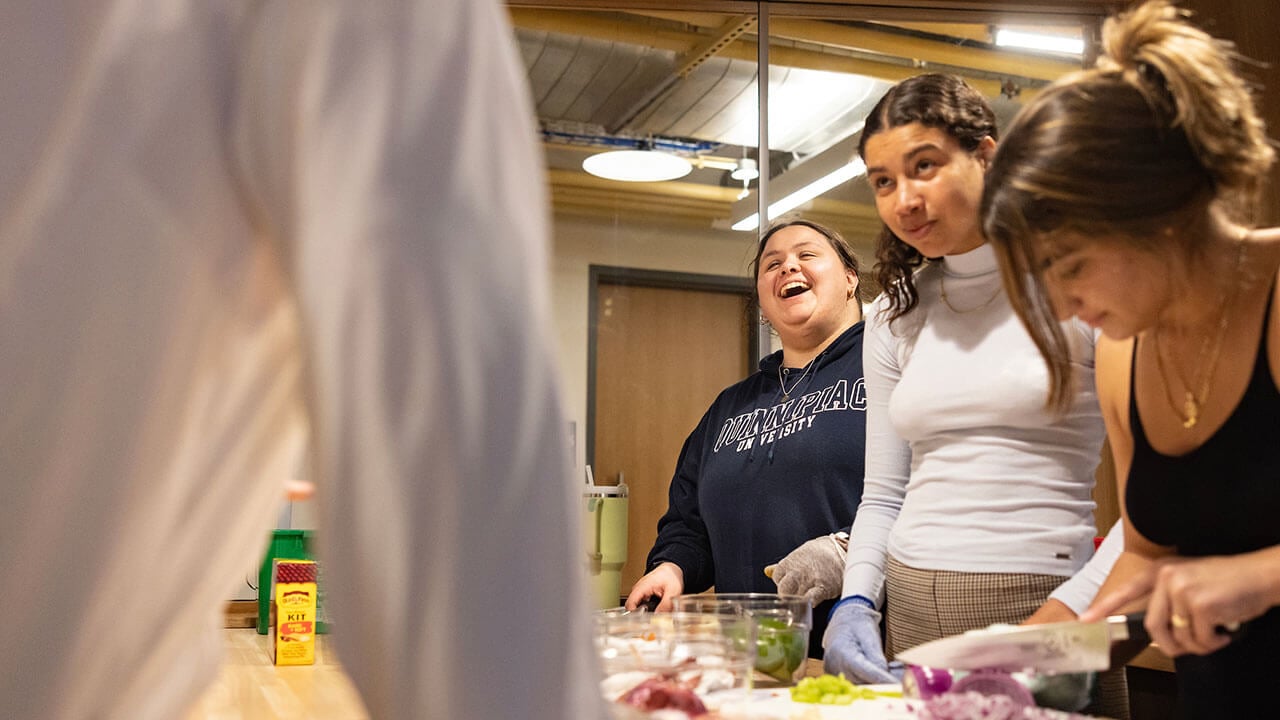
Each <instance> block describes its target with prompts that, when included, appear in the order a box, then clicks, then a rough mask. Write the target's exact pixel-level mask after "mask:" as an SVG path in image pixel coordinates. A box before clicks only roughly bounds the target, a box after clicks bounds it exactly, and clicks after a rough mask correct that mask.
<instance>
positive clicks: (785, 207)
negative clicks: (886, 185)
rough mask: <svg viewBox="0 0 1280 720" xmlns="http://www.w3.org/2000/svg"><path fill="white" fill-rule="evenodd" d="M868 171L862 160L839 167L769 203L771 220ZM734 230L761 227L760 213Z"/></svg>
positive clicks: (744, 219) (748, 218) (749, 216)
mask: <svg viewBox="0 0 1280 720" xmlns="http://www.w3.org/2000/svg"><path fill="white" fill-rule="evenodd" d="M866 171H867V166H866V165H863V164H862V159H861V158H855V159H854V160H853V162H851V163H849V164H847V165H844V166H842V167H839V168H837V169H835V170H833V171H831V172H829V173H827V174H826V175H823V176H822V177H820V178H818V179H817V180H814V181H813V182H811V183H809V184H808V185H805V186H804V187H802V188H799V189H797V190H795V191H793V192H790V193H788V194H787V195H785V196H783V197H782V198H781V199H779V200H778V201H777V202H772V203H769V220H774V219H776V218H778V217H781V216H782V215H785V214H786V213H789V212H791V211H792V210H795V209H796V208H798V207H800V206H801V205H803V204H805V203H807V202H809V201H810V200H812V199H814V198H816V197H818V196H819V195H822V194H823V193H825V192H826V191H828V190H830V189H832V188H834V187H836V186H838V185H840V184H842V183H846V182H848V181H850V180H852V179H854V178H856V177H858V176H859V175H861V174H862V173H864V172H866ZM731 227H732V228H733V229H734V230H755V229H756V228H758V227H760V213H758V212H756V213H752V214H750V215H748V216H747V217H745V218H743V219H741V220H739V221H738V222H736V223H734V224H733V225H732V226H731Z"/></svg>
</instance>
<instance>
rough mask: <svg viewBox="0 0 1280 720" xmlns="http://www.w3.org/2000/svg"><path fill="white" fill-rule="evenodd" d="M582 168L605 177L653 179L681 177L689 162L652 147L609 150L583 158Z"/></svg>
mask: <svg viewBox="0 0 1280 720" xmlns="http://www.w3.org/2000/svg"><path fill="white" fill-rule="evenodd" d="M582 169H583V170H586V171H587V172H589V173H591V174H592V175H595V176H596V177H602V178H606V179H608V180H623V181H626V182H656V181H658V180H675V179H676V178H680V177H684V176H685V175H688V174H689V171H691V170H693V165H692V164H691V163H690V162H689V161H688V160H686V159H684V158H682V157H680V156H678V155H672V154H671V153H665V152H658V151H656V150H611V151H609V152H602V153H596V154H595V155H592V156H591V157H589V158H587V159H586V160H583V161H582Z"/></svg>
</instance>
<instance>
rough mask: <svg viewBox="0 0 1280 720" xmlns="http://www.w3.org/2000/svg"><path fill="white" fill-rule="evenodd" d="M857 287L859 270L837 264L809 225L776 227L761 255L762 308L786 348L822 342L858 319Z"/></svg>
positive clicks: (825, 241)
mask: <svg viewBox="0 0 1280 720" xmlns="http://www.w3.org/2000/svg"><path fill="white" fill-rule="evenodd" d="M857 287H858V276H857V274H855V273H854V271H853V270H851V269H849V268H847V267H845V265H844V263H843V262H841V260H840V256H839V255H838V254H837V253H836V250H835V248H833V247H832V246H831V241H829V240H828V239H827V238H826V237H825V236H824V235H823V234H822V233H820V232H818V231H817V230H814V229H813V228H811V227H807V226H805V225H791V226H788V227H784V228H782V229H781V230H778V231H777V232H775V233H774V234H773V235H772V236H770V237H769V240H768V242H767V243H766V244H765V246H764V250H763V251H762V252H761V253H760V263H759V267H758V269H757V271H756V293H757V294H758V295H759V297H760V311H761V312H762V313H763V314H764V316H765V318H766V319H767V320H768V321H769V323H770V324H771V325H773V328H774V330H775V331H777V333H778V337H779V338H781V339H782V343H783V347H784V349H786V348H787V347H788V346H789V345H793V346H797V345H806V346H810V345H814V344H820V343H822V342H825V341H827V340H830V339H831V338H833V337H834V336H835V335H836V334H838V333H839V332H843V331H844V329H845V328H847V327H849V326H850V325H852V324H853V323H855V322H857V321H858V320H859V319H860V317H861V315H860V312H861V308H860V306H859V304H858V298H857V297H856V295H855V291H856V290H857ZM851 296H852V297H851Z"/></svg>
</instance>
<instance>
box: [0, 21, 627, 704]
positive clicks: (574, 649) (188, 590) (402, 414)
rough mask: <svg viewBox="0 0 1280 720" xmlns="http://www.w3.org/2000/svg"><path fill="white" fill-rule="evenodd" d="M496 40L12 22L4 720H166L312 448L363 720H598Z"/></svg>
mask: <svg viewBox="0 0 1280 720" xmlns="http://www.w3.org/2000/svg"><path fill="white" fill-rule="evenodd" d="M510 38H511V28H510V27H509V25H508V24H507V21H506V19H505V16H504V14H503V8H502V6H501V5H500V4H499V3H497V2H493V1H492V0H442V1H439V2H430V3H426V2H423V3H416V2H378V1H371V2H357V3H351V2H285V1H281V2H274V1H272V0H264V1H262V2H223V3H206V2H172V1H170V0H165V1H163V2H161V1H158V0H156V1H145V0H144V1H143V2H114V1H112V2H97V1H95V2H89V1H87V0H84V1H80V2H72V3H59V4H56V5H49V4H46V3H38V2H9V3H5V4H4V5H3V8H2V9H0V66H3V67H4V68H5V74H4V79H3V80H2V81H0V106H3V107H5V108H6V111H5V112H4V113H3V114H0V137H4V138H5V146H4V155H5V162H4V163H0V208H3V211H2V212H0V338H3V341H2V342H0V388H3V392H4V397H5V413H4V420H3V422H0V488H2V489H3V497H4V499H3V502H0V577H3V578H4V582H3V583H2V584H0V615H3V617H4V618H5V621H4V623H3V624H2V625H0V658H3V661H0V662H2V663H3V671H2V672H0V717H5V718H23V719H24V720H30V719H32V718H37V719H39V718H68V719H73V718H75V719H78V718H88V717H95V718H122V719H126V718H127V719H128V720H139V719H142V720H146V719H150V718H155V719H164V720H169V719H171V718H176V717H182V716H183V713H184V710H185V709H186V708H188V707H190V706H191V704H192V703H193V701H194V700H196V699H197V698H198V697H199V696H200V695H201V693H202V691H203V690H204V689H205V688H206V686H207V685H208V684H209V683H210V681H211V680H212V679H213V677H214V675H215V674H216V672H217V666H218V663H219V657H220V653H221V642H222V641H221V638H220V636H219V634H218V633H216V632H215V631H214V629H215V628H217V627H220V626H221V624H222V623H221V620H222V610H223V606H224V604H225V601H226V599H227V598H228V597H229V596H230V592H231V590H232V588H233V587H234V584H235V583H236V582H237V580H238V579H239V577H240V576H241V575H242V572H243V570H244V568H245V567H246V566H247V565H248V564H249V563H252V562H253V561H254V560H256V559H257V558H259V557H261V553H262V551H263V549H264V547H265V545H266V539H267V533H268V530H269V528H271V527H272V524H273V519H274V518H275V515H276V512H277V509H278V503H279V500H280V497H281V494H282V492H283V488H282V481H281V480H280V478H284V477H288V475H289V472H290V470H292V461H293V460H294V458H295V453H296V452H297V450H298V448H300V447H301V445H302V443H304V441H306V442H307V443H308V444H309V447H310V451H311V467H312V468H313V470H314V479H315V481H316V484H317V488H318V493H317V494H318V497H319V502H320V504H321V506H322V507H321V523H320V528H321V530H322V533H321V538H322V547H321V557H322V559H323V562H324V563H325V564H326V565H325V580H326V591H327V593H328V598H329V602H330V604H331V608H332V610H333V615H334V616H335V617H337V618H340V620H339V621H338V623H337V626H336V629H335V632H334V636H333V637H334V641H335V643H336V644H337V647H338V650H339V653H340V655H341V658H342V661H343V665H344V667H345V669H346V670H347V671H348V672H349V674H350V675H351V677H352V679H353V680H354V682H355V685H356V687H357V688H358V689H359V691H360V694H361V696H362V697H363V700H364V702H365V704H366V706H367V708H368V711H369V713H370V714H371V715H372V717H374V718H497V717H514V716H519V717H522V718H541V719H542V720H562V719H563V718H578V717H583V718H590V717H602V716H603V712H604V710H603V708H602V707H600V704H599V703H600V698H599V693H598V690H597V689H596V683H595V680H596V674H597V673H596V671H595V669H594V666H593V664H592V663H591V660H590V643H589V641H588V638H587V632H588V623H586V622H583V621H582V620H581V619H580V618H582V617H585V612H586V597H585V588H584V587H583V585H584V583H583V579H582V578H581V577H580V568H578V567H577V565H578V558H579V557H580V550H579V548H578V544H577V543H578V534H577V532H576V525H575V523H576V517H577V514H576V513H575V512H574V502H573V501H574V496H573V494H572V493H573V489H574V485H573V484H572V482H571V478H570V477H569V472H570V468H569V465H568V458H567V447H566V443H565V441H564V437H563V436H564V427H565V423H564V422H563V416H562V413H561V408H560V404H559V400H558V397H557V394H558V379H557V378H556V376H555V373H554V372H553V364H554V363H553V356H552V352H551V349H550V347H549V345H548V342H547V338H549V337H551V335H552V333H551V328H550V312H549V303H548V293H547V287H546V282H547V280H546V273H545V268H546V257H545V253H546V241H547V201H546V194H545V190H544V188H543V184H542V168H541V162H540V159H539V156H538V152H537V148H536V144H535V141H534V137H533V132H532V127H531V118H532V117H533V114H532V108H531V104H530V102H529V100H528V98H527V95H526V93H527V91H526V89H525V87H524V86H523V77H522V74H521V69H520V64H519V62H518V58H517V56H516V53H515V51H514V48H513V43H512V42H511V41H510ZM513 590H514V591H516V592H518V593H519V594H520V601H519V602H511V593H512V592H513Z"/></svg>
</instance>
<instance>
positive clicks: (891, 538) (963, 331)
mask: <svg viewBox="0 0 1280 720" xmlns="http://www.w3.org/2000/svg"><path fill="white" fill-rule="evenodd" d="M915 284H916V288H917V290H918V291H919V294H920V302H919V305H918V306H917V307H915V308H913V309H912V310H911V312H909V313H908V314H907V315H905V316H903V317H902V318H899V319H898V320H896V321H894V322H893V323H891V324H886V322H885V318H884V317H882V316H881V311H882V310H883V309H884V308H885V307H886V305H887V303H886V302H885V297H884V296H883V295H882V296H880V297H879V298H877V299H876V301H875V302H874V303H873V304H872V307H871V310H870V312H869V313H868V315H867V325H866V327H867V329H866V333H867V335H866V341H865V349H864V365H865V374H866V387H867V400H868V402H867V443H866V446H867V457H866V473H867V474H866V484H865V490H864V492H863V496H862V503H861V505H860V506H859V508H858V513H857V517H856V520H855V521H854V524H853V529H852V533H851V535H852V538H851V542H850V545H849V553H848V561H847V565H846V569H845V582H844V595H845V596H849V595H854V594H857V595H863V596H866V597H868V598H871V599H873V600H877V602H879V601H880V599H881V598H882V591H883V584H884V566H885V558H886V555H887V554H892V555H893V556H894V557H895V558H897V559H898V560H899V561H900V562H902V563H905V564H906V565H908V566H911V567H915V568H921V569H927V570H950V571H959V572H995V573H1036V574H1050V575H1062V576H1068V575H1072V574H1074V573H1075V572H1076V571H1077V570H1079V569H1080V568H1081V566H1083V565H1084V563H1085V562H1086V561H1088V560H1089V558H1090V557H1091V556H1092V555H1093V545H1092V540H1093V537H1094V534H1095V529H1094V523H1093V516H1092V512H1093V507H1094V503H1093V500H1092V497H1091V490H1092V487H1093V477H1094V469H1095V467H1096V466H1097V463H1098V456H1099V450H1100V448H1101V444H1102V438H1103V427H1102V421H1101V417H1100V414H1099V410H1098V402H1097V398H1096V395H1095V392H1094V382H1093V343H1094V335H1093V332H1092V331H1091V330H1090V329H1089V328H1088V327H1086V326H1084V325H1083V324H1081V323H1079V322H1078V321H1074V320H1073V321H1071V322H1070V323H1068V324H1067V325H1066V330H1067V332H1068V334H1069V336H1070V337H1073V338H1075V339H1077V340H1079V343H1078V346H1077V347H1078V350H1077V351H1076V353H1077V357H1076V362H1078V364H1079V367H1078V370H1079V373H1078V382H1079V388H1078V395H1077V397H1076V399H1075V402H1074V404H1073V406H1072V408H1071V410H1070V412H1069V413H1067V414H1066V416H1064V417H1062V418H1055V417H1054V416H1053V414H1052V413H1050V412H1049V411H1047V410H1046V409H1045V398H1046V391H1047V388H1048V372H1047V370H1046V368H1045V364H1044V361H1043V359H1042V358H1041V356H1040V354H1039V352H1038V351H1037V350H1036V347H1035V345H1034V344H1032V342H1031V339H1030V337H1029V336H1028V335H1027V332H1026V330H1025V329H1024V328H1023V326H1022V324H1021V323H1020V322H1019V320H1018V317H1017V315H1016V314H1015V313H1014V312H1013V309H1012V308H1011V307H1010V305H1009V301H1008V298H1007V297H1006V296H1005V294H1004V290H1003V288H1002V286H1001V280H1000V273H999V270H998V268H997V265H996V259H995V254H994V251H993V250H992V248H991V247H990V246H988V245H983V246H981V247H979V248H978V249H976V250H973V251H970V252H968V253H964V254H961V255H954V256H949V257H947V258H945V259H944V260H943V261H941V262H933V263H929V264H927V265H926V266H925V267H924V268H922V269H921V270H919V271H918V272H917V273H916V275H915ZM944 284H945V291H946V300H945V301H944V299H943V296H942V290H943V286H944ZM1071 604H1072V605H1075V604H1076V603H1071ZM1075 609H1077V610H1080V609H1082V608H1075Z"/></svg>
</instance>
